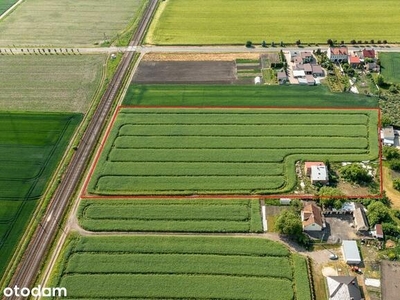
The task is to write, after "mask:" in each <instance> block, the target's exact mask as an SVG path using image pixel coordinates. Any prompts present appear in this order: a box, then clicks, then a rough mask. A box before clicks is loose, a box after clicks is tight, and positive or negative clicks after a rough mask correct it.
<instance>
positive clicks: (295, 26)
mask: <svg viewBox="0 0 400 300" xmlns="http://www.w3.org/2000/svg"><path fill="white" fill-rule="evenodd" d="M389 7H390V11H388V9H387V8H389ZM399 15H400V6H399V5H398V1H397V0H382V1H376V2H371V3H368V5H366V2H365V1H362V0H339V1H331V2H329V5H327V4H326V2H324V1H312V0H306V1H304V0H270V1H265V0H236V1H231V0H200V1H196V2H193V1H192V0H169V1H164V2H161V4H160V8H159V12H158V14H157V15H156V18H155V20H154V21H153V24H152V27H151V30H150V33H149V34H148V36H147V39H146V41H147V42H148V43H151V44H162V45H168V44H192V45H195V44H198V45H205V44H208V45H210V44H242V45H244V44H245V43H246V41H248V40H250V41H253V43H254V42H256V43H260V44H261V42H262V41H263V40H266V41H267V43H271V42H272V41H274V42H275V43H277V42H278V43H279V42H280V41H283V42H284V43H295V41H297V40H301V42H304V43H310V42H314V43H326V41H327V39H333V40H338V41H341V40H344V41H345V42H350V41H351V40H353V39H355V40H362V41H363V42H364V41H365V40H367V41H370V40H371V39H374V40H375V41H376V40H387V41H389V42H398V41H400V19H399V18H398V16H399ZM338 16H340V19H338ZM344 20H345V21H344ZM377 24H379V25H377Z"/></svg>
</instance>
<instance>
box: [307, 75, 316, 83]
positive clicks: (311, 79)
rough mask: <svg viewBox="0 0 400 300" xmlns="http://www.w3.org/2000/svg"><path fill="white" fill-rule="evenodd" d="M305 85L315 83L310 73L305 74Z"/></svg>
mask: <svg viewBox="0 0 400 300" xmlns="http://www.w3.org/2000/svg"><path fill="white" fill-rule="evenodd" d="M306 80H307V85H315V79H314V76H312V75H306Z"/></svg>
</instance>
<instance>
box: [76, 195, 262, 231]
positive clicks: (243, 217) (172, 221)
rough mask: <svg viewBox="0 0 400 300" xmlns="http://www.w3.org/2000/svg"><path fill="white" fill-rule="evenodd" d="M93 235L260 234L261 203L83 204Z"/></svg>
mask: <svg viewBox="0 0 400 300" xmlns="http://www.w3.org/2000/svg"><path fill="white" fill-rule="evenodd" d="M78 217H79V221H80V225H81V226H82V227H83V228H84V229H86V230H90V231H174V232H261V231H262V225H261V212H260V202H259V200H224V201H221V200H220V199H219V200H208V199H201V200H197V199H192V200H173V199H168V201H166V200H156V199H151V200H121V199H116V200H104V199H102V200H100V201H99V200H82V202H81V206H80V209H79V213H78Z"/></svg>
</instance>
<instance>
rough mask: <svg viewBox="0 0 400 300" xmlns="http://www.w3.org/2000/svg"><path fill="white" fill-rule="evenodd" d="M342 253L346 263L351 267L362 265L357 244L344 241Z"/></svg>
mask: <svg viewBox="0 0 400 300" xmlns="http://www.w3.org/2000/svg"><path fill="white" fill-rule="evenodd" d="M342 253H343V259H344V261H345V262H346V263H347V264H349V265H359V264H360V263H361V257H360V252H359V251H358V247H357V242H356V241H350V240H343V242H342Z"/></svg>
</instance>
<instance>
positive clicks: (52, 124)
mask: <svg viewBox="0 0 400 300" xmlns="http://www.w3.org/2000/svg"><path fill="white" fill-rule="evenodd" d="M81 119H82V116H81V115H78V114H22V113H19V114H17V113H0V157H1V165H2V172H1V176H0V190H1V195H0V212H1V213H0V223H1V227H2V229H3V230H2V231H1V233H2V234H1V236H0V252H1V253H2V255H1V256H0V275H2V274H3V272H4V268H5V267H6V265H7V262H8V260H9V259H10V257H11V255H12V253H13V252H14V250H15V249H14V248H15V246H16V244H17V243H18V241H19V239H20V237H21V235H22V234H23V232H24V230H25V227H26V225H27V223H28V222H29V219H30V218H31V214H32V212H33V210H34V209H35V206H36V202H37V200H38V199H39V198H40V197H41V195H42V193H43V191H44V189H45V187H46V184H47V181H48V179H49V178H50V176H51V174H52V173H53V171H54V169H55V167H56V166H57V164H58V161H59V160H60V158H61V156H62V155H63V153H64V151H65V148H66V146H67V144H68V142H69V139H70V137H71V136H72V134H73V132H74V130H75V128H76V126H77V125H78V124H79V122H80V121H81ZM0 277H1V276H0Z"/></svg>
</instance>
